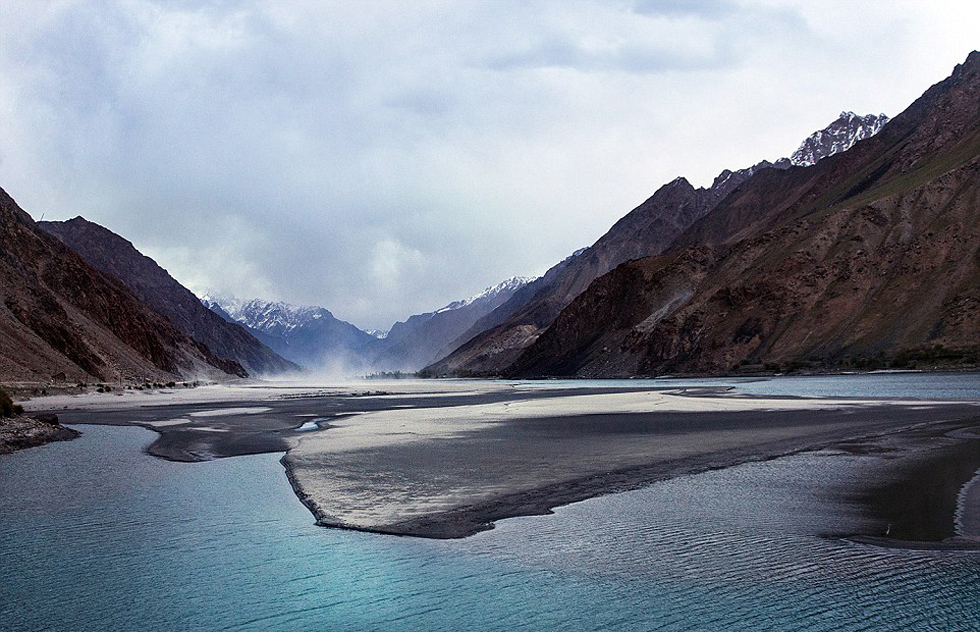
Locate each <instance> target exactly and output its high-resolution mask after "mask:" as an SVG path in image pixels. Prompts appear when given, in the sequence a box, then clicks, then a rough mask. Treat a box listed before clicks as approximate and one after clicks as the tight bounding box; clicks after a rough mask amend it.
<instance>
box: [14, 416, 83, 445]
mask: <svg viewBox="0 0 980 632" xmlns="http://www.w3.org/2000/svg"><path fill="white" fill-rule="evenodd" d="M47 419H48V420H47V421H42V420H38V419H33V418H31V417H24V416H16V417H4V418H0V454H10V453H11V452H16V451H17V450H24V449H27V448H34V447H37V446H42V445H45V444H47V443H51V442H53V441H71V440H72V439H75V438H76V437H78V436H79V434H81V433H79V432H78V431H77V430H74V429H72V428H65V427H64V426H62V425H60V424H59V423H58V422H57V417H54V416H53V415H52V416H48V417H47Z"/></svg>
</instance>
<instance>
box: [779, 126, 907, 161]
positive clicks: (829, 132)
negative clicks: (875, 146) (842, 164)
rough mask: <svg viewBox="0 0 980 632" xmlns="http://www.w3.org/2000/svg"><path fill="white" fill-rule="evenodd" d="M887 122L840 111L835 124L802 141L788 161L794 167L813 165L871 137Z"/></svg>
mask: <svg viewBox="0 0 980 632" xmlns="http://www.w3.org/2000/svg"><path fill="white" fill-rule="evenodd" d="M887 122H888V117H887V116H885V115H884V114H878V115H875V114H865V115H864V116H858V115H857V114H855V113H854V112H841V113H840V116H839V117H837V120H836V121H834V122H833V123H831V124H830V125H828V126H827V127H826V128H824V129H822V130H820V131H818V132H814V133H813V134H811V135H810V137H809V138H807V139H806V140H805V141H803V144H802V145H800V148H799V149H797V150H796V151H794V152H793V155H792V156H790V157H789V161H790V162H791V163H792V164H794V165H796V166H797V167H809V166H810V165H815V164H817V162H819V161H820V160H821V159H823V158H826V157H827V156H833V155H834V154H839V153H840V152H842V151H847V150H848V149H849V148H851V147H853V146H854V143H856V142H858V141H861V140H864V139H865V138H871V137H872V136H874V135H875V134H877V133H878V132H880V131H881V128H882V127H884V125H885V123H887Z"/></svg>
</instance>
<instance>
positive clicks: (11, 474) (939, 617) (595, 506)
mask: <svg viewBox="0 0 980 632" xmlns="http://www.w3.org/2000/svg"><path fill="white" fill-rule="evenodd" d="M83 430H84V432H85V434H84V436H83V437H82V438H81V439H79V440H77V441H75V442H72V443H63V444H55V445H51V446H46V447H44V448H40V449H35V450H29V451H25V452H21V453H17V454H15V455H11V456H10V457H9V458H4V459H0V485H2V487H0V569H2V585H3V590H0V628H2V629H4V630H9V631H11V632H13V631H22V630H23V631H27V630H31V631H33V630H71V631H83V630H100V631H101V630H147V631H155V630H175V631H177V630H179V631H185V630H219V629H226V630H396V631H397V630H460V629H476V630H552V629H570V630H590V629H605V630H650V629H664V630H808V631H810V630H817V631H819V630H832V629H833V630H839V629H846V630H857V629H874V630H910V629H943V630H976V629H980V608H977V603H976V595H977V594H978V591H980V555H977V554H970V553H917V552H909V551H900V552H892V551H887V550H883V549H876V548H873V547H866V546H862V545H858V544H853V543H850V542H848V541H845V540H841V539H838V538H835V537H821V534H833V533H846V532H849V531H852V530H856V529H858V528H861V527H868V525H865V524H862V522H861V521H862V519H861V518H860V517H859V516H858V514H857V513H856V511H855V509H854V508H853V507H851V506H850V505H849V504H848V503H846V502H843V501H842V500H841V497H840V496H839V491H840V489H842V487H843V485H845V484H846V483H847V481H848V480H849V479H850V477H852V476H855V475H856V473H857V469H856V468H857V467H858V466H859V465H860V464H861V461H860V458H861V457H856V456H847V455H829V454H823V453H818V454H805V455H799V456H794V457H788V458H784V459H777V460H775V461H770V462H764V463H753V464H746V465H742V466H738V467H734V468H729V469H726V470H719V471H714V472H708V473H706V474H701V475H696V476H688V477H682V478H678V479H674V480H672V481H667V482H664V483H660V484H656V485H653V486H652V487H649V488H647V489H644V490H640V491H635V492H629V493H624V494H617V495H612V496H606V497H603V498H597V499H593V500H590V501H586V502H583V503H579V504H576V505H572V506H569V507H563V508H559V509H558V510H556V515H554V516H539V517H531V518H517V519H513V520H506V521H503V522H501V523H500V524H499V525H498V528H497V529H495V530H493V531H489V532H484V533H481V534H478V535H477V536H474V537H472V538H468V539H465V540H454V541H431V540H420V539H413V538H397V537H390V536H378V535H372V534H362V533H351V532H344V531H338V530H329V529H323V528H318V527H315V526H314V525H313V521H312V518H311V516H310V515H309V513H308V512H307V511H306V510H305V509H304V508H303V506H302V505H301V504H300V503H299V502H298V501H297V500H296V498H295V497H294V496H293V495H292V493H291V491H290V489H289V486H288V484H287V483H286V480H285V477H284V475H283V472H282V467H281V466H280V465H279V463H278V462H277V457H276V456H274V455H260V456H251V457H240V458H234V459H224V460H219V461H213V462H208V463H196V464H179V463H170V462H166V461H162V460H159V459H154V458H152V457H149V456H146V455H145V454H143V453H141V450H142V449H143V448H144V447H145V446H146V444H147V443H148V442H149V441H150V440H151V438H152V435H151V434H150V433H149V432H147V431H143V430H139V429H132V428H105V427H98V426H86V427H85V428H83Z"/></svg>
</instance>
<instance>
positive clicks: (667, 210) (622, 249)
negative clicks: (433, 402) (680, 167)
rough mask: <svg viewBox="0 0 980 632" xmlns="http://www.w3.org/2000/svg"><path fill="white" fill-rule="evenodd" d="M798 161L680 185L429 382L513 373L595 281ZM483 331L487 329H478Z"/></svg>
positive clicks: (848, 128)
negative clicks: (756, 180) (759, 177)
mask: <svg viewBox="0 0 980 632" xmlns="http://www.w3.org/2000/svg"><path fill="white" fill-rule="evenodd" d="M885 122H887V117H884V115H881V116H879V117H875V116H873V115H868V116H865V117H858V116H851V115H849V113H845V114H842V115H841V118H839V119H837V120H835V121H834V122H832V123H831V124H830V125H829V126H828V127H827V128H825V129H824V130H821V131H819V132H815V133H814V134H813V135H811V136H810V137H809V138H808V139H806V140H805V141H804V142H803V144H802V145H801V146H800V148H799V149H798V150H797V151H796V152H795V153H794V154H793V155H794V157H795V158H796V159H798V160H800V161H804V160H812V161H813V162H817V161H819V160H820V159H822V158H824V157H826V156H830V155H833V154H834V153H838V152H842V151H845V150H846V149H848V148H850V147H851V145H853V143H854V142H857V141H858V140H860V139H862V138H865V137H868V136H869V135H873V134H874V133H876V132H877V131H879V130H880V129H881V128H882V126H883V125H884V123H885ZM792 166H793V161H792V160H791V159H788V158H781V159H779V160H777V161H776V162H775V163H770V162H768V161H762V162H760V163H758V164H756V165H753V166H752V167H748V168H745V169H740V170H737V171H731V170H728V169H726V170H724V171H722V172H721V173H720V174H719V175H718V177H716V178H715V180H714V182H712V185H711V186H710V187H708V188H703V187H702V188H697V189H696V188H694V187H693V186H692V185H691V184H690V183H689V182H688V181H687V180H686V179H684V178H676V179H675V180H673V181H672V182H670V183H668V184H666V185H664V186H663V187H661V188H660V189H659V190H658V191H657V192H656V193H654V194H653V196H652V197H650V198H649V199H648V200H646V201H645V202H644V203H643V204H641V205H640V206H638V207H637V208H635V209H633V210H632V211H631V212H630V213H629V214H627V215H626V216H625V217H623V218H622V219H621V220H619V221H618V222H616V224H614V225H613V227H612V228H610V229H609V231H608V232H607V233H606V234H605V235H603V236H602V237H601V238H600V239H599V240H598V241H597V242H596V243H595V244H594V245H593V246H591V247H590V248H587V249H585V250H583V251H580V252H579V253H576V254H575V255H573V256H572V257H571V258H570V259H567V260H565V261H563V262H561V263H560V264H558V265H557V266H555V267H554V268H552V269H551V270H549V271H548V273H547V274H545V276H544V277H542V279H540V280H539V281H538V282H537V283H536V285H535V284H532V285H535V286H534V287H533V288H532V287H531V286H529V288H528V289H529V290H533V293H532V292H531V291H528V292H525V293H524V294H518V295H517V296H515V298H513V299H511V301H510V302H509V303H506V304H504V305H503V306H501V308H499V309H498V310H497V312H496V313H494V314H491V316H490V317H489V318H488V319H485V320H484V321H482V322H480V323H477V326H476V327H474V328H472V329H471V330H470V331H469V332H468V337H466V339H460V340H457V343H458V345H457V348H456V349H455V350H454V351H453V352H452V353H450V354H449V355H447V356H446V357H445V358H443V359H441V360H439V361H437V362H435V363H433V364H432V365H430V366H429V367H427V368H426V369H425V373H426V374H428V375H488V374H495V373H498V372H500V371H501V370H503V369H504V368H505V367H507V366H509V365H510V364H511V363H512V362H513V361H514V360H516V359H517V357H518V356H519V355H520V354H521V353H522V352H523V350H524V349H525V348H527V347H529V346H530V345H532V344H533V343H534V342H535V341H536V340H537V338H538V336H540V335H541V333H542V331H544V329H545V328H546V327H548V326H549V325H550V324H551V323H552V322H553V321H554V319H555V318H556V317H557V315H558V314H559V312H561V310H562V309H564V308H565V307H566V306H567V305H568V304H569V303H570V302H571V301H572V299H574V298H575V297H576V296H578V295H579V294H581V293H582V292H583V291H584V290H585V289H586V288H587V287H588V286H589V284H590V283H592V281H594V280H595V279H596V278H598V277H600V276H602V275H603V274H606V273H607V272H609V271H611V270H612V269H614V268H615V267H616V266H618V265H619V264H621V263H623V262H625V261H629V260H632V259H639V258H643V257H647V256H651V255H656V254H660V253H662V252H663V251H664V250H665V249H666V248H667V247H668V246H669V245H670V244H672V243H673V242H674V240H675V239H677V238H678V237H679V236H680V235H681V234H683V233H684V232H685V231H686V230H688V229H689V228H690V227H691V226H692V225H693V224H695V223H696V222H697V221H698V220H700V219H701V218H703V217H705V216H706V215H708V213H709V212H711V211H712V210H713V209H714V208H715V207H716V206H717V205H718V204H719V203H720V202H721V201H722V200H724V199H725V198H726V197H727V196H728V195H729V194H731V193H732V192H733V191H735V190H737V189H738V188H739V186H740V185H741V184H742V183H744V182H746V181H747V180H749V179H750V178H752V177H753V176H755V175H756V174H759V173H762V172H781V171H785V170H787V169H789V168H790V167H792ZM480 327H482V328H480Z"/></svg>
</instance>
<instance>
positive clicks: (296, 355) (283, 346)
mask: <svg viewBox="0 0 980 632" xmlns="http://www.w3.org/2000/svg"><path fill="white" fill-rule="evenodd" d="M201 302H202V303H203V304H204V305H205V306H206V307H208V308H210V309H211V310H212V311H216V310H217V311H218V313H219V315H220V314H221V313H224V314H225V315H226V316H227V317H230V318H231V319H232V320H233V321H234V322H237V323H239V324H241V325H244V326H245V327H246V328H247V329H248V330H249V331H250V332H253V333H256V334H257V336H258V337H259V339H260V340H261V341H262V342H263V343H264V344H266V345H268V346H269V347H271V348H272V349H273V350H274V351H275V352H276V353H278V354H279V355H281V356H283V357H284V358H287V359H289V360H291V361H293V362H296V363H298V364H300V365H301V366H304V367H307V368H311V369H328V368H335V367H341V366H343V367H350V368H362V365H363V362H362V360H361V349H362V348H363V347H364V345H366V344H367V343H369V342H371V341H373V340H375V337H374V336H371V335H370V334H368V333H366V332H364V331H361V330H360V329H358V328H357V327H355V326H354V325H352V324H350V323H348V322H346V321H343V320H339V319H338V318H336V317H334V315H333V314H332V313H330V310H327V309H324V308H323V307H301V306H296V305H290V304H289V303H283V302H279V301H264V300H262V299H250V300H241V299H235V298H228V297H221V296H215V295H211V294H208V295H205V296H204V297H202V299H201Z"/></svg>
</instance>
